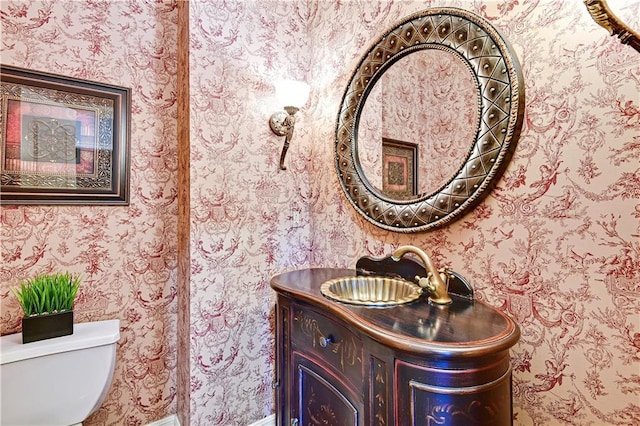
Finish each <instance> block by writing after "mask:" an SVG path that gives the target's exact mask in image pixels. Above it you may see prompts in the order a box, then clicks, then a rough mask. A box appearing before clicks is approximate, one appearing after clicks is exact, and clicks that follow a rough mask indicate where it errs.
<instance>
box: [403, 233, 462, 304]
mask: <svg viewBox="0 0 640 426" xmlns="http://www.w3.org/2000/svg"><path fill="white" fill-rule="evenodd" d="M407 253H413V254H415V255H416V256H418V257H419V258H420V260H422V263H423V264H424V267H425V269H426V270H427V276H426V278H425V277H420V276H418V275H416V280H418V285H420V287H422V288H423V289H424V291H427V292H428V293H429V300H430V301H432V302H433V303H436V304H438V305H447V304H449V303H451V298H450V297H449V277H448V276H447V275H448V274H447V268H444V269H442V270H440V271H439V270H438V269H437V268H436V266H435V265H434V264H433V262H432V261H431V259H430V258H429V256H427V253H425V252H424V251H423V250H422V249H419V248H418V247H414V246H400V247H398V248H397V249H396V250H395V251H394V252H393V254H392V255H391V257H392V258H393V260H395V261H396V262H397V261H398V260H400V259H401V258H402V256H404V255H405V254H407Z"/></svg>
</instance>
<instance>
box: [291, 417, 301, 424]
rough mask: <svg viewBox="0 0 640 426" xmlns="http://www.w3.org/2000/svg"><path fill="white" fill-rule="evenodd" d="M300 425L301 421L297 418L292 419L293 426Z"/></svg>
mask: <svg viewBox="0 0 640 426" xmlns="http://www.w3.org/2000/svg"><path fill="white" fill-rule="evenodd" d="M298 424H300V421H299V420H298V419H297V418H296V417H294V418H293V419H291V426H298Z"/></svg>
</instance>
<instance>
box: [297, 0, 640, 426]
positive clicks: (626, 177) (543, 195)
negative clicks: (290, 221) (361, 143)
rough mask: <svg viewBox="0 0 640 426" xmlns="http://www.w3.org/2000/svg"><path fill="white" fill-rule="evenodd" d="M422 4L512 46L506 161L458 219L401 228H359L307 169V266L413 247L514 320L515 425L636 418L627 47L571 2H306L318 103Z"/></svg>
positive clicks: (333, 192)
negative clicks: (311, 15)
mask: <svg viewBox="0 0 640 426" xmlns="http://www.w3.org/2000/svg"><path fill="white" fill-rule="evenodd" d="M611 3H613V2H611ZM429 6H432V7H435V6H458V7H463V8H465V9H467V10H470V11H473V12H475V13H477V14H479V15H481V16H483V17H484V18H486V19H488V20H489V21H490V22H492V24H493V25H495V26H496V27H497V28H498V29H499V30H500V31H501V33H502V34H503V35H504V36H505V37H506V38H507V39H508V40H509V41H510V42H511V44H512V45H513V47H514V49H515V51H516V52H517V54H518V57H519V59H520V62H521V64H522V68H523V73H524V81H525V86H526V91H527V94H526V99H527V101H526V112H525V122H524V128H523V131H522V136H521V138H520V142H519V143H518V146H517V149H516V152H515V155H514V158H513V160H512V162H511V163H510V165H509V167H508V169H507V171H506V173H505V175H504V177H503V178H502V179H501V181H500V182H499V183H498V187H497V188H496V189H495V190H494V191H493V192H492V193H491V195H490V196H489V197H488V198H487V199H485V201H483V202H482V203H481V204H480V205H479V206H478V207H476V208H475V209H474V210H473V211H472V212H470V213H469V214H468V215H466V216H464V217H462V218H461V219H460V220H459V221H457V222H455V223H453V224H451V225H450V226H448V227H446V228H444V229H441V230H437V231H434V232H430V233H424V234H411V235H405V234H394V233H389V232H386V231H383V230H380V229H377V228H375V227H374V226H372V225H370V224H369V223H368V222H367V221H365V220H364V219H363V218H360V217H359V216H358V215H357V214H356V212H355V211H354V210H353V209H351V208H350V207H349V206H348V205H347V202H346V199H345V196H344V195H343V194H342V191H341V190H340V187H339V185H338V183H337V179H336V177H335V170H334V169H333V168H331V167H323V168H320V167H319V168H317V169H315V170H314V171H313V174H312V177H311V179H312V181H313V182H317V184H316V187H315V188H314V189H315V191H314V196H313V198H312V200H311V218H312V220H313V233H312V235H313V241H314V243H313V244H314V252H313V255H314V256H313V264H317V265H337V266H353V265H354V263H355V260H356V259H357V258H358V257H359V256H360V255H361V254H363V253H366V254H370V255H376V256H382V255H384V254H387V253H389V252H390V251H391V250H392V249H393V248H394V247H396V246H398V245H400V244H407V243H410V244H414V245H416V246H419V247H423V248H425V249H426V250H427V251H428V252H429V253H430V254H432V255H433V256H434V258H435V260H436V263H437V264H443V263H445V262H446V263H447V264H449V265H452V267H453V269H454V270H456V271H459V272H460V273H462V274H463V275H464V276H466V277H467V278H469V279H470V280H471V282H472V284H473V285H474V288H475V290H476V294H477V295H478V297H479V298H480V299H482V300H484V301H486V302H488V303H490V304H492V305H493V306H495V307H497V308H499V309H501V310H503V311H504V312H506V313H507V314H509V315H511V316H512V317H513V318H514V319H516V320H517V321H518V323H519V324H520V326H521V328H522V338H521V340H520V342H519V344H518V345H516V346H515V347H514V349H513V350H512V360H513V367H514V379H513V385H514V388H513V389H514V408H515V413H514V415H515V418H514V424H515V425H605V424H617V425H622V424H624V425H629V424H638V423H640V411H639V408H638V398H639V397H640V387H639V386H638V383H640V380H639V379H640V376H639V374H638V373H639V366H640V339H639V337H640V324H639V323H638V318H639V314H640V292H639V288H638V283H639V282H640V245H639V243H638V241H639V239H638V235H639V234H640V192H639V191H638V188H640V169H639V168H638V167H639V164H640V161H639V160H640V145H639V142H640V114H639V111H640V96H639V95H638V93H639V91H640V67H638V64H639V63H640V62H639V61H638V58H639V56H638V52H636V51H635V50H633V49H631V48H630V47H628V46H624V45H622V44H620V42H619V41H618V40H617V39H615V38H612V37H609V35H608V33H607V32H606V31H605V30H604V29H602V28H601V27H599V26H598V25H596V24H595V23H594V22H593V20H592V19H591V17H590V16H589V15H588V13H587V12H586V8H585V7H584V4H583V3H582V1H579V0H572V1H561V0H545V1H527V2H522V1H506V0H505V1H491V2H489V1H486V2H485V1H447V2H444V1H426V2H424V1H423V2H399V1H398V2H386V1H371V2H359V1H350V2H342V3H340V4H339V5H338V4H336V3H333V2H331V3H330V2H319V3H318V4H317V6H316V9H317V10H318V12H317V15H316V16H315V17H316V19H317V20H316V21H312V25H311V26H310V29H311V39H312V43H313V46H314V61H313V63H314V64H315V65H316V66H314V67H313V68H312V70H311V77H310V78H311V81H313V82H314V83H315V84H314V85H313V86H314V87H315V88H316V89H317V90H318V92H316V94H315V96H317V97H318V98H319V99H322V101H319V103H321V104H322V105H336V104H338V103H339V102H340V99H341V96H342V92H341V90H344V88H345V87H346V85H347V82H348V79H349V77H350V75H351V72H352V70H353V68H354V67H355V66H356V65H357V63H358V61H359V60H360V56H361V55H362V54H364V52H365V50H366V49H368V47H369V44H368V43H370V41H372V40H375V39H376V38H377V37H378V36H379V34H380V33H381V32H382V31H384V29H385V28H387V27H389V26H390V25H393V24H394V23H395V22H397V21H398V20H399V19H401V18H402V17H403V16H406V15H408V14H410V13H413V12H415V11H418V10H420V9H422V8H425V7H429ZM620 15H621V16H624V18H625V19H626V22H628V23H629V24H631V25H632V26H634V27H635V28H640V22H639V20H640V2H637V1H627V2H624V7H622V8H621V9H620ZM320 22H323V23H325V22H331V25H330V29H327V27H326V25H320V24H319V23H320ZM338 28H349V31H338V30H337V29H338ZM336 63H344V64H345V65H344V66H343V65H341V66H335V64H336ZM324 112H325V109H323V110H322V111H318V112H317V114H316V115H314V117H313V118H314V120H313V122H314V123H317V124H318V126H317V127H315V130H316V132H315V133H314V135H313V136H314V138H313V140H314V141H318V140H321V141H329V140H332V138H333V131H334V127H333V126H334V123H333V121H332V118H333V117H332V116H331V114H324ZM314 146H318V145H317V144H315V145H314ZM332 155H333V146H332V144H330V143H328V142H327V143H325V144H322V145H321V146H318V148H317V149H316V150H315V151H314V158H316V159H317V160H318V161H319V162H322V163H330V162H332V160H333V158H332Z"/></svg>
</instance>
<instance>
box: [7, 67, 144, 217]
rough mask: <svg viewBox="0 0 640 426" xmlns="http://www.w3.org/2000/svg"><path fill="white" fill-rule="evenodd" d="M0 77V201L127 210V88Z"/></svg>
mask: <svg viewBox="0 0 640 426" xmlns="http://www.w3.org/2000/svg"><path fill="white" fill-rule="evenodd" d="M0 71H1V78H0V80H1V91H0V114H1V117H0V125H1V126H2V127H1V132H0V133H1V135H2V138H1V139H2V140H1V141H0V143H1V152H0V162H1V164H0V172H1V177H0V183H1V190H0V203H2V204H102V205H127V204H129V161H130V160H129V137H130V123H129V121H130V117H129V111H130V102H131V90H130V89H128V88H124V87H118V86H112V85H107V84H101V83H96V82H91V81H86V80H80V79H75V78H70V77H65V76H60V75H54V74H48V73H41V72H35V71H31V70H26V69H22V68H16V67H10V66H5V65H0Z"/></svg>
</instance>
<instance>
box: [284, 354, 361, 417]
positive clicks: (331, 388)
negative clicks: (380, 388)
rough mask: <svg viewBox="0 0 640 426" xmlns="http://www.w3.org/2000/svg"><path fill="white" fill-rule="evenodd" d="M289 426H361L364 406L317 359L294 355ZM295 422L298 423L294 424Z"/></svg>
mask: <svg viewBox="0 0 640 426" xmlns="http://www.w3.org/2000/svg"><path fill="white" fill-rule="evenodd" d="M293 368H294V372H293V376H294V393H293V397H292V401H291V402H292V410H291V419H292V422H291V424H292V425H296V424H297V425H300V426H303V425H304V426H313V425H323V426H362V425H363V424H364V423H363V420H364V419H363V416H362V413H363V406H362V402H361V398H360V400H359V398H357V397H356V396H355V395H354V394H353V392H352V391H350V390H349V389H348V388H347V387H346V386H345V384H344V382H342V381H341V380H340V378H338V377H336V376H335V375H334V374H333V373H332V372H330V371H329V370H327V369H324V368H323V367H322V364H321V363H319V362H318V360H315V361H311V360H310V359H308V358H307V357H305V356H304V355H302V354H300V353H295V352H294V362H293ZM296 420H297V422H296Z"/></svg>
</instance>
